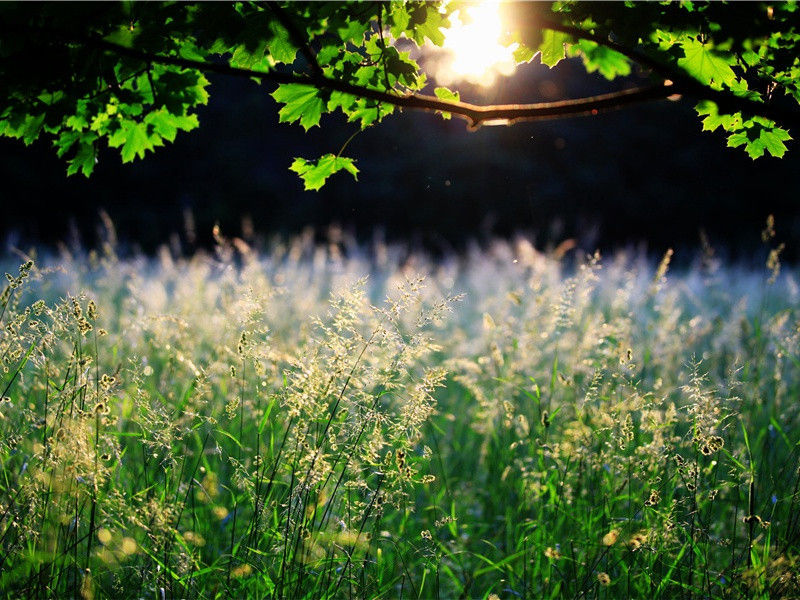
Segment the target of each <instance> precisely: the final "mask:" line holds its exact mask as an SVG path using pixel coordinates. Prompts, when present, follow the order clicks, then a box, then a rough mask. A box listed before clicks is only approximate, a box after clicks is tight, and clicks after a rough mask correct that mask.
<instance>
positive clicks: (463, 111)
mask: <svg viewBox="0 0 800 600" xmlns="http://www.w3.org/2000/svg"><path fill="white" fill-rule="evenodd" d="M83 41H84V42H85V43H88V44H90V45H92V46H94V47H96V48H99V49H103V50H107V51H110V52H114V53H116V54H118V55H121V56H128V57H131V58H135V59H138V60H142V61H145V62H148V61H149V62H153V63H160V64H166V65H173V66H177V67H183V68H186V69H197V70H200V71H203V72H206V73H218V74H221V75H230V76H234V77H247V78H251V79H258V80H259V81H269V82H272V83H279V84H282V83H284V84H285V83H295V84H301V85H308V86H311V87H316V88H318V89H326V90H333V91H338V92H342V93H345V94H350V95H352V96H356V97H359V98H368V99H370V100H376V101H378V102H385V103H387V104H393V105H394V106H398V107H401V108H411V109H416V110H426V111H440V112H449V113H451V114H453V115H457V116H459V117H461V118H463V119H465V120H466V121H467V122H468V123H469V125H470V127H480V126H481V125H489V124H492V125H496V124H509V123H512V122H517V121H537V120H548V119H558V118H565V117H574V116H584V115H596V114H598V113H599V112H603V111H609V110H615V109H618V108H622V107H624V106H628V105H630V104H635V103H640V102H647V101H651V100H660V99H664V98H668V97H670V96H673V95H675V93H676V90H675V89H674V88H672V87H670V86H668V85H663V84H658V85H652V86H646V87H641V88H631V89H627V90H622V91H619V92H612V93H609V94H602V95H599V96H591V97H588V98H578V99H574V100H562V101H559V102H540V103H535V104H494V105H487V106H480V105H476V104H470V103H468V102H456V101H449V100H441V99H439V98H437V97H435V96H428V95H424V94H406V95H398V94H392V93H389V92H385V91H381V90H376V89H373V88H367V87H363V86H359V85H354V84H351V83H348V82H346V81H340V80H338V79H331V78H329V77H325V76H323V75H315V76H301V75H296V74H293V73H282V72H279V71H254V70H252V69H243V68H240V67H232V66H230V65H226V64H224V63H212V62H207V61H198V60H191V59H186V58H180V57H177V56H163V55H159V54H151V53H148V52H143V51H141V50H136V49H134V48H128V47H126V46H120V45H119V44H115V43H113V42H109V41H106V40H102V39H96V38H91V39H88V40H83Z"/></svg>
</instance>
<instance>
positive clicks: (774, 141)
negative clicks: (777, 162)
mask: <svg viewBox="0 0 800 600" xmlns="http://www.w3.org/2000/svg"><path fill="white" fill-rule="evenodd" d="M758 139H759V141H760V142H761V143H762V144H763V146H764V148H765V149H766V150H767V152H769V153H770V154H771V155H772V156H774V157H776V158H782V157H783V155H784V154H785V153H786V144H784V143H783V142H786V141H789V140H791V139H792V136H790V135H789V132H788V131H786V130H785V129H781V128H780V127H775V128H772V129H763V130H762V131H761V134H760V135H759V136H758Z"/></svg>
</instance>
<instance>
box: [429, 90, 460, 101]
mask: <svg viewBox="0 0 800 600" xmlns="http://www.w3.org/2000/svg"><path fill="white" fill-rule="evenodd" d="M433 93H434V94H436V97H437V98H439V99H440V100H448V101H450V102H461V94H459V93H458V92H454V91H452V90H450V89H448V88H446V87H437V88H436V89H435V90H433Z"/></svg>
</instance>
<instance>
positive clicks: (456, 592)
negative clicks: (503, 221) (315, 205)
mask: <svg viewBox="0 0 800 600" xmlns="http://www.w3.org/2000/svg"><path fill="white" fill-rule="evenodd" d="M773 254H774V256H772V255H771V258H770V260H771V261H772V262H771V263H770V268H769V269H765V270H764V271H763V272H759V271H750V270H745V269H737V268H735V267H728V268H722V267H720V265H718V264H715V263H714V262H713V261H711V262H709V261H705V262H702V263H698V265H697V266H696V267H695V268H692V269H685V270H683V271H681V272H671V271H670V270H669V259H670V256H669V255H668V256H666V257H665V259H664V260H663V261H662V263H661V264H660V265H653V264H651V263H649V262H648V261H646V260H644V259H639V258H636V257H631V256H626V255H624V254H620V255H618V256H615V257H612V258H611V259H610V260H602V259H601V258H600V257H599V256H593V257H586V258H585V259H576V260H574V261H573V260H563V259H559V258H558V257H557V256H556V255H544V254H541V253H539V252H537V251H536V250H534V249H533V247H531V246H530V244H528V243H527V242H525V241H522V240H520V241H518V242H515V243H513V244H509V243H501V242H498V243H496V244H494V245H493V246H491V247H490V248H488V249H485V250H473V251H471V252H470V253H468V254H467V255H466V256H465V257H462V258H461V259H452V260H446V261H440V262H430V261H428V260H427V259H426V258H425V257H423V256H419V255H414V256H410V257H409V256H403V255H402V254H401V253H399V252H396V251H395V250H394V249H391V248H379V249H378V251H376V252H375V253H373V254H372V255H370V257H369V258H368V257H367V256H366V255H363V254H360V253H358V252H354V251H351V252H349V253H343V252H342V249H341V248H338V247H330V248H320V247H315V246H313V245H312V244H310V243H309V242H308V241H305V242H303V241H302V240H298V241H295V242H294V243H292V244H289V245H287V246H280V245H277V246H275V247H273V248H272V249H271V250H270V251H269V252H267V253H265V254H263V255H257V254H255V253H252V252H250V251H248V250H247V249H246V248H243V247H240V248H239V251H238V252H234V249H233V247H230V246H227V245H226V244H224V243H223V244H222V245H221V246H220V248H219V249H218V252H217V253H216V254H215V255H204V254H198V255H197V256H195V257H193V258H189V259H184V258H173V257H172V256H171V255H170V254H169V253H168V252H167V251H164V252H163V253H162V254H161V255H160V257H159V258H158V259H145V258H138V259H126V260H122V259H118V258H117V257H116V256H115V255H114V253H113V248H110V247H109V248H106V249H105V252H104V253H103V254H102V255H96V254H92V255H90V256H80V257H71V256H69V255H63V256H61V257H59V258H58V259H49V260H47V259H43V260H39V261H36V263H32V262H26V263H25V264H24V265H23V266H22V267H21V268H20V269H19V270H17V269H16V268H14V269H13V274H11V275H9V276H8V285H7V286H6V288H5V291H4V292H3V294H2V297H0V313H2V314H1V315H0V319H2V320H1V321H0V324H1V325H2V327H3V330H2V334H0V335H1V336H2V337H0V356H2V369H3V372H2V374H1V375H2V376H1V378H0V391H2V397H3V400H2V405H0V430H1V432H0V433H1V435H0V539H2V543H1V544H0V552H1V554H0V590H3V592H4V593H5V594H6V596H8V597H14V598H20V597H22V598H39V597H42V598H44V597H58V598H61V597H74V598H81V597H82V598H106V597H118V598H217V597H254V598H265V597H272V598H345V597H346V598H399V597H402V598H457V597H462V598H484V599H486V598H492V599H494V598H520V597H521V598H562V597H563V598H592V597H600V598H604V597H608V598H618V597H648V598H673V597H687V598H691V597H697V598H732V597H733V598H736V597H747V598H795V597H800V592H798V589H800V575H799V574H798V573H799V572H800V563H798V554H799V553H800V509H799V508H798V502H800V496H798V492H799V491H800V473H799V472H798V463H799V462H800V461H798V453H799V452H798V445H799V444H800V427H798V419H799V418H800V417H799V414H798V413H800V403H798V400H797V399H798V397H800V376H799V374H800V372H799V371H798V369H799V368H800V313H798V308H800V305H798V300H799V299H800V288H799V287H798V285H797V280H796V277H797V273H796V272H795V271H793V270H791V269H784V270H783V272H779V270H778V269H777V266H778V265H779V262H778V258H779V257H778V254H777V253H773ZM401 257H402V258H401ZM8 270H9V271H11V270H12V269H10V268H9V269H8Z"/></svg>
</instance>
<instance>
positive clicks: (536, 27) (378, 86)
mask: <svg viewBox="0 0 800 600" xmlns="http://www.w3.org/2000/svg"><path fill="white" fill-rule="evenodd" d="M462 9H463V6H462V3H458V2H444V3H438V2H420V1H408V2H406V1H402V0H392V1H391V2H324V3H312V2H309V3H305V2H302V3H298V2H235V3H224V4H222V3H161V2H152V3H118V4H100V5H95V4H91V5H90V4H79V5H64V4H60V3H33V4H29V3H3V4H1V5H0V80H1V81H2V82H3V86H2V91H0V135H5V136H8V137H12V138H18V139H21V140H22V141H23V142H24V143H25V144H30V143H32V142H33V141H34V140H36V139H38V138H39V137H40V136H44V137H46V138H47V139H49V140H50V141H51V143H52V144H53V145H54V147H55V150H56V153H57V154H58V156H60V157H62V158H64V159H65V160H66V162H67V165H68V167H67V172H68V174H73V173H78V172H81V173H83V174H84V175H87V176H88V175H90V174H91V173H92V171H93V169H94V166H95V164H96V162H97V160H98V151H99V149H100V148H101V147H103V146H107V147H110V148H116V149H118V150H119V152H120V155H121V158H122V161H123V162H130V161H132V160H134V159H136V158H143V157H144V156H145V155H146V153H147V152H148V151H153V150H154V149H155V148H157V147H159V146H163V145H164V144H165V143H166V142H171V141H173V140H174V139H175V137H176V136H177V134H178V132H179V131H191V130H192V129H194V128H196V127H198V126H199V122H198V118H197V110H198V108H199V107H200V106H202V105H203V104H205V103H207V102H208V98H209V94H208V91H207V88H208V86H209V80H208V79H207V78H206V75H207V74H208V73H210V72H221V73H228V74H233V75H238V76H249V77H252V78H253V80H254V81H256V82H257V83H259V84H263V83H265V82H273V83H278V84H279V85H278V87H277V89H275V90H274V91H273V92H272V96H273V98H274V99H275V100H276V101H277V102H278V103H279V104H280V105H281V108H280V111H279V120H280V122H285V123H299V124H300V125H301V126H302V127H304V128H305V129H306V130H308V129H310V128H311V127H314V126H317V125H320V123H321V121H322V117H323V115H326V114H332V113H337V112H339V111H341V113H342V114H343V115H344V117H345V118H346V119H347V121H349V122H352V123H354V124H357V126H358V127H359V128H360V129H363V128H365V127H369V126H371V125H375V124H377V123H380V122H381V121H382V120H383V119H384V118H385V117H387V116H388V115H390V114H392V113H393V112H395V111H397V110H398V109H399V108H402V107H404V106H411V107H413V108H422V109H425V110H436V111H437V112H438V113H439V114H440V115H441V116H442V117H443V118H449V117H450V116H451V115H452V114H459V115H460V116H466V115H467V113H466V112H464V111H466V110H467V109H468V108H469V107H467V106H466V105H462V104H461V103H460V101H459V95H458V93H457V92H456V91H453V90H449V89H447V88H441V87H440V88H436V91H435V94H436V95H435V96H421V95H420V92H421V91H422V90H423V89H424V88H425V87H426V85H427V84H428V79H427V76H426V73H425V72H424V71H423V69H422V68H421V67H420V65H419V64H418V62H417V61H416V59H415V56H416V55H412V53H411V52H410V48H411V47H413V46H417V47H419V46H423V45H427V44H432V45H442V44H443V42H444V39H445V35H446V32H447V29H448V28H449V27H450V26H451V22H450V17H451V15H452V14H453V13H454V12H456V11H459V10H462ZM504 10H505V11H507V12H510V13H511V14H510V15H507V16H508V19H507V22H508V23H512V24H513V26H512V27H511V29H510V31H509V35H508V39H507V41H508V43H512V42H516V43H517V47H516V50H515V53H514V56H515V59H516V60H517V61H518V62H519V63H524V62H529V61H531V60H533V59H534V58H535V57H536V56H538V57H539V60H541V62H542V63H543V64H546V65H548V66H550V67H555V66H556V65H557V64H558V63H559V62H561V61H562V60H565V59H568V58H576V59H580V60H581V61H582V62H583V65H584V67H585V69H586V71H587V72H589V73H592V72H597V73H599V74H601V75H602V76H603V77H605V78H607V79H609V80H611V79H615V78H618V77H625V76H628V75H630V74H631V73H633V71H634V69H635V68H638V69H639V71H640V72H643V73H645V74H648V75H649V76H650V78H651V79H653V80H654V82H655V83H656V84H658V83H660V84H663V85H666V86H673V87H674V91H675V95H685V96H687V97H690V98H694V99H695V100H696V101H698V103H697V105H696V108H697V112H698V114H699V115H700V116H701V117H702V121H703V129H704V130H709V131H715V130H722V131H724V132H725V134H726V135H727V144H728V146H730V147H743V148H744V150H745V151H747V153H748V154H749V155H750V156H751V157H753V158H757V157H760V156H762V155H764V154H770V155H772V156H777V157H780V156H783V155H784V153H785V152H786V145H785V142H787V141H788V140H790V139H791V137H790V134H789V128H790V127H792V126H793V125H794V124H795V123H796V122H797V116H796V114H797V113H796V111H797V106H796V105H797V102H800V83H798V82H800V56H798V43H799V42H800V23H799V22H798V16H797V15H798V12H797V10H796V5H795V4H793V3H776V4H768V3H763V2H752V3H723V2H719V3H716V2H689V1H682V2H648V3H642V2H633V1H628V2H625V3H594V2H572V1H564V2H555V3H553V4H548V3H518V4H511V5H507V6H506V7H505V8H504ZM670 89H673V88H670ZM662 97H663V96H662ZM409 100H417V101H420V102H418V103H417V104H414V103H409ZM566 102H569V101H566ZM530 106H533V107H535V106H536V105H530ZM472 108H475V107H472ZM478 108H480V107H478ZM501 116H502V115H501ZM783 116H786V118H785V119H784V118H779V117H783ZM468 118H471V119H473V124H479V122H478V121H475V120H474V116H469V117H468ZM514 118H516V117H514ZM346 145H347V144H345V146H346ZM341 152H342V150H339V152H338V153H336V154H332V153H329V154H326V155H325V156H323V157H322V158H320V159H306V158H296V159H295V160H294V162H293V163H292V166H291V169H292V170H293V171H296V172H297V173H298V174H299V175H300V177H301V178H302V179H303V180H304V183H305V187H306V189H319V187H320V186H321V185H322V184H323V183H324V182H325V180H326V179H327V178H328V177H329V176H330V175H332V174H333V173H335V172H337V171H340V170H346V171H348V172H350V173H351V174H352V175H353V176H355V175H356V173H357V172H358V171H357V168H356V167H355V164H354V161H353V160H352V159H349V158H346V157H342V156H340V154H341Z"/></svg>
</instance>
